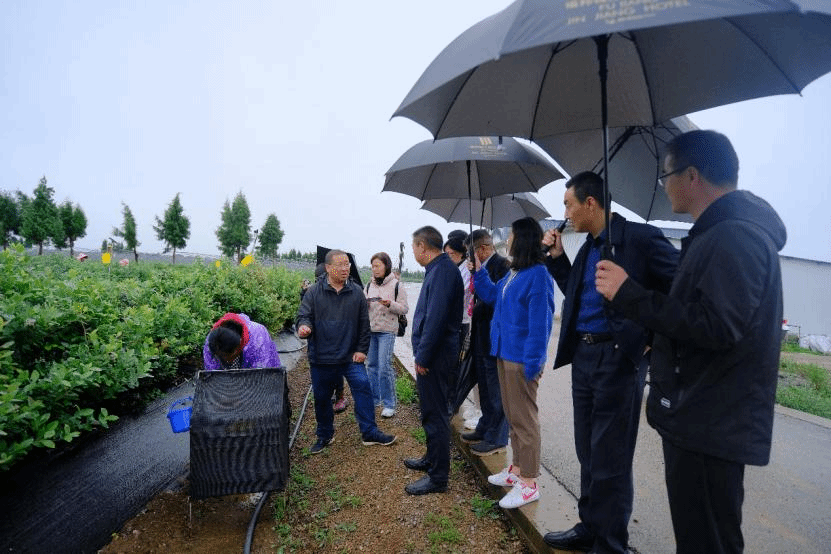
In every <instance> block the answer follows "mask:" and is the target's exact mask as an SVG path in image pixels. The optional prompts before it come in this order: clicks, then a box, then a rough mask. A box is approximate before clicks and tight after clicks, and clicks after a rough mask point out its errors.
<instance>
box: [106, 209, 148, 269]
mask: <svg viewBox="0 0 831 554" xmlns="http://www.w3.org/2000/svg"><path fill="white" fill-rule="evenodd" d="M121 206H122V210H121V213H122V214H124V223H123V224H122V225H121V227H113V235H115V236H117V237H121V238H123V239H124V247H125V248H126V249H127V250H132V252H133V257H134V258H135V259H136V263H138V259H139V255H138V250H137V249H138V247H139V246H141V243H140V242H139V241H138V235H137V234H136V218H135V217H133V212H132V211H130V206H128V205H127V204H125V203H124V202H122V203H121Z"/></svg>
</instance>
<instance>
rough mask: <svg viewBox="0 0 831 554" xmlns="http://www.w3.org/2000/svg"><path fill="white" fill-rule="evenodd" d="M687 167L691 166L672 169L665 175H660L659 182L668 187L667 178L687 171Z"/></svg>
mask: <svg viewBox="0 0 831 554" xmlns="http://www.w3.org/2000/svg"><path fill="white" fill-rule="evenodd" d="M687 167H690V166H686V167H682V168H681V169H676V170H675V171H670V172H669V173H664V174H663V175H659V176H658V184H659V185H661V187H664V188H666V186H667V184H666V182H665V181H666V178H667V177H669V176H671V175H675V174H677V173H681V172H682V171H686V169H687Z"/></svg>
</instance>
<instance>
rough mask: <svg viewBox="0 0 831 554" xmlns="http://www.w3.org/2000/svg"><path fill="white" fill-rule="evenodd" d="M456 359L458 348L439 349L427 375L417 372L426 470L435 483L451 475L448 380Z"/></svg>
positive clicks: (455, 364)
mask: <svg viewBox="0 0 831 554" xmlns="http://www.w3.org/2000/svg"><path fill="white" fill-rule="evenodd" d="M458 363H459V353H458V352H442V353H440V354H438V355H437V356H436V359H435V360H434V362H433V365H432V366H431V367H429V368H428V369H429V372H428V373H427V375H421V374H417V375H416V387H417V388H418V402H419V405H420V407H421V425H422V427H424V434H425V435H427V454H426V455H425V459H426V460H427V461H428V462H430V469H428V470H427V474H428V475H429V476H430V479H431V480H432V481H433V482H434V483H436V484H438V485H444V484H446V483H447V480H448V477H449V475H450V415H449V414H448V412H447V405H448V392H449V391H448V381H449V379H450V375H451V374H452V372H453V371H455V370H456V368H457V367H458Z"/></svg>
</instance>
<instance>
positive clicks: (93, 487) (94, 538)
mask: <svg viewBox="0 0 831 554" xmlns="http://www.w3.org/2000/svg"><path fill="white" fill-rule="evenodd" d="M275 342H276V343H277V346H278V350H279V351H280V361H281V363H282V365H283V366H284V367H285V368H286V369H291V368H293V367H294V366H295V365H296V363H297V360H298V358H299V349H300V347H301V345H300V341H299V340H298V339H296V338H295V337H294V335H291V334H281V335H278V336H277V337H276V339H275ZM193 391H194V383H193V382H192V381H191V382H188V383H185V384H183V385H180V386H179V387H177V388H175V389H174V390H171V391H170V392H168V393H167V394H166V395H165V396H164V397H163V398H160V399H159V400H157V401H155V402H153V403H152V404H151V405H149V406H148V407H147V408H146V409H145V411H144V413H142V414H141V415H139V416H136V417H122V418H121V419H120V420H119V421H117V422H116V423H115V424H113V425H112V427H111V429H110V430H109V431H107V432H106V433H104V434H103V435H102V436H100V437H97V438H94V439H90V440H88V442H86V443H85V444H83V445H81V446H80V447H78V448H76V449H74V450H72V451H70V452H67V453H66V454H64V455H61V456H56V457H55V458H54V459H51V460H44V461H41V462H38V463H35V464H34V465H31V466H29V467H26V468H21V469H19V470H17V471H16V472H15V474H14V475H7V476H2V482H0V552H15V553H18V552H32V553H41V552H50V553H52V554H59V553H63V552H66V553H94V552H96V551H97V550H98V549H99V548H101V547H102V546H104V545H105V544H107V543H109V542H110V539H111V536H112V533H114V532H115V531H117V530H118V529H120V528H121V526H122V525H123V524H124V522H125V521H127V520H128V519H130V518H131V517H133V516H134V515H135V514H136V513H138V512H139V511H140V510H141V509H142V508H144V506H145V505H146V504H147V502H148V501H149V500H150V499H151V498H152V497H153V496H155V495H156V494H158V493H159V492H161V491H163V490H165V489H167V488H173V487H176V485H177V481H179V480H180V479H181V478H182V477H183V476H184V475H185V474H186V472H187V467H188V461H189V457H190V435H189V433H173V432H172V431H171V428H170V423H169V422H168V419H167V412H168V409H169V407H170V405H171V403H173V402H174V401H175V400H176V399H178V398H182V397H186V396H191V395H193Z"/></svg>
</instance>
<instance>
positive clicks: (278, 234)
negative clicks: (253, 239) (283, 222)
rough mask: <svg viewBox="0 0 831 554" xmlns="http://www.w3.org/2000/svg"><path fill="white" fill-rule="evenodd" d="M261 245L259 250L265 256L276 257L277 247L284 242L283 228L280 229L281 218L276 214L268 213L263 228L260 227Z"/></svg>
mask: <svg viewBox="0 0 831 554" xmlns="http://www.w3.org/2000/svg"><path fill="white" fill-rule="evenodd" d="M259 238H260V246H259V247H258V248H257V251H258V252H259V253H260V256H262V257H263V258H276V257H277V247H279V246H280V243H281V242H283V230H282V229H280V220H279V219H277V216H276V215H274V214H268V217H267V218H266V219H265V223H264V224H263V227H262V229H260V237H259Z"/></svg>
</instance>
